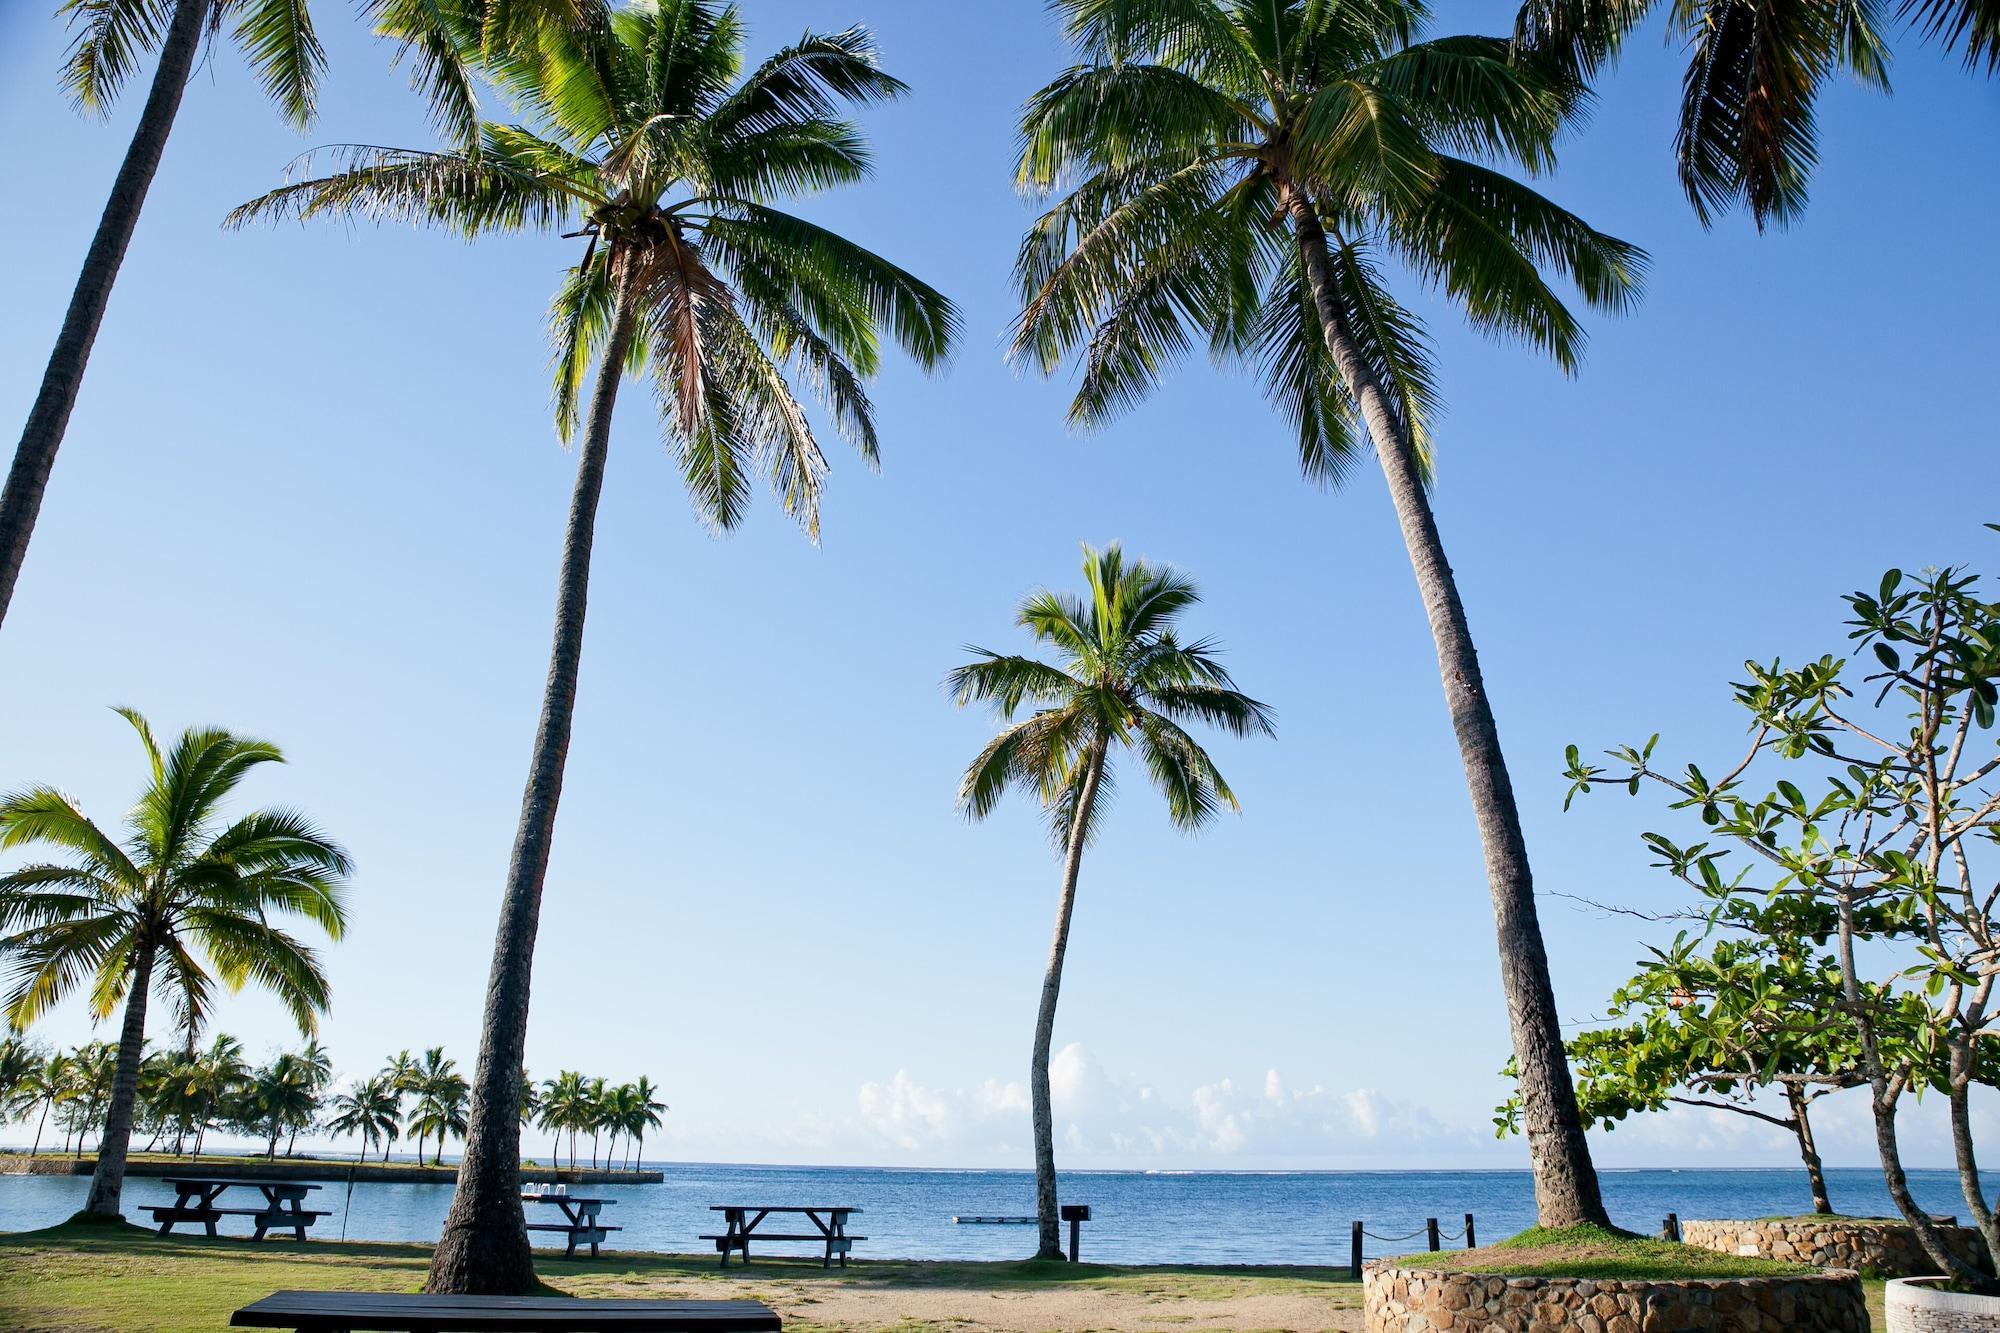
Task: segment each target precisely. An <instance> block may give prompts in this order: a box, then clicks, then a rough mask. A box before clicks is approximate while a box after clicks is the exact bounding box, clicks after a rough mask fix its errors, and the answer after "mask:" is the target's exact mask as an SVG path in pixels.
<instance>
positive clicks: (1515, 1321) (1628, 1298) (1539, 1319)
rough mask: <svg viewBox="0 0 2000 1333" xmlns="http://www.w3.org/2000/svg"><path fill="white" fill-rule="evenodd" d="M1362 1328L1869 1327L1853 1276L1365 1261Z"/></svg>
mask: <svg viewBox="0 0 2000 1333" xmlns="http://www.w3.org/2000/svg"><path fill="white" fill-rule="evenodd" d="M1362 1290H1363V1301H1364V1304H1365V1307H1366V1311H1367V1321H1368V1323H1367V1327H1368V1333H1779V1330H1785V1333H1869V1328H1868V1304H1867V1302H1866V1301H1865V1300H1864V1299H1863V1297H1862V1294H1861V1279H1860V1277H1859V1276H1858V1275H1856V1274H1854V1273H1846V1272H1838V1271H1834V1272H1826V1273H1812V1274H1802V1275H1800V1276H1797V1277H1755V1278H1730V1279H1722V1278H1711V1279H1700V1280H1684V1281H1648V1282H1625V1281H1617V1282H1614V1281H1609V1280H1604V1281H1597V1280H1592V1279H1587V1278H1560V1277H1502V1276H1498V1275H1495V1274H1490V1273H1446V1272H1437V1271H1432V1270H1428V1269H1416V1268H1392V1267H1388V1266H1387V1265H1384V1264H1371V1265H1369V1267H1368V1268H1367V1270H1366V1271H1365V1272H1364V1273H1363V1275H1362Z"/></svg>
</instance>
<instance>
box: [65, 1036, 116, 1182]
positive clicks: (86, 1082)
mask: <svg viewBox="0 0 2000 1333" xmlns="http://www.w3.org/2000/svg"><path fill="white" fill-rule="evenodd" d="M117 1069H118V1048H117V1047H116V1046H113V1045H112V1044H111V1043H110V1042H108V1041H93V1042H86V1043H85V1044H84V1045H82V1046H79V1047H77V1048H76V1058H75V1060H74V1061H73V1062H72V1063H71V1065H70V1078H71V1080H72V1084H71V1096H70V1116H71V1118H72V1119H73V1120H74V1121H75V1129H76V1149H75V1153H74V1155H75V1156H77V1157H82V1156H83V1141H84V1140H85V1139H86V1138H88V1137H89V1135H90V1132H91V1131H92V1130H94V1129H96V1128H97V1123H98V1119H99V1117H100V1116H102V1115H103V1114H104V1106H105V1103H106V1102H108V1101H110V1100H111V1084H112V1080H113V1079H114V1078H115V1077H116V1075H117Z"/></svg>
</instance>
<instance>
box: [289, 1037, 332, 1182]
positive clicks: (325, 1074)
mask: <svg viewBox="0 0 2000 1333" xmlns="http://www.w3.org/2000/svg"><path fill="white" fill-rule="evenodd" d="M293 1058H294V1059H295V1060H296V1061H298V1065H299V1068H300V1069H302V1070H303V1071H305V1076H306V1085H307V1087H309V1088H310V1089H311V1090H312V1096H313V1107H314V1114H317V1113H318V1106H319V1102H320V1100H321V1098H322V1097H324V1095H325V1093H326V1085H327V1084H328V1083H329V1082H330V1081H331V1080H332V1078H333V1057H332V1056H331V1055H329V1054H328V1053H327V1049H326V1047H325V1046H322V1045H321V1044H320V1041H319V1038H317V1037H314V1038H311V1039H310V1040H308V1041H307V1042H306V1044H305V1049H303V1050H301V1051H300V1052H299V1053H298V1054H297V1055H296V1056H294V1057H293ZM311 1127H312V1120H311V1118H307V1119H306V1120H304V1121H302V1122H298V1123H294V1124H293V1125H292V1126H291V1131H292V1133H291V1137H290V1138H289V1139H287V1140H286V1141H285V1156H287V1157H290V1156H292V1155H293V1152H294V1150H296V1149H297V1147H298V1145H299V1131H300V1130H302V1129H309V1128H311Z"/></svg>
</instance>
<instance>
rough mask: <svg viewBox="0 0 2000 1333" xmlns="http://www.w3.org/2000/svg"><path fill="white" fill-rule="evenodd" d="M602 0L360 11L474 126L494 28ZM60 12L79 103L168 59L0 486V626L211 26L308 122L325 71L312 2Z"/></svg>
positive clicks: (172, 2)
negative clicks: (483, 48) (479, 73)
mask: <svg viewBox="0 0 2000 1333" xmlns="http://www.w3.org/2000/svg"><path fill="white" fill-rule="evenodd" d="M598 3H601V0H490V2H489V0H456V3H452V4H439V3H437V0H363V3H362V4H361V9H362V12H363V15H364V16H365V17H366V18H367V19H368V20H369V21H370V22H371V24H372V26H373V28H374V30H375V32H376V33H377V34H378V35H379V36H382V37H385V38H387V39H389V40H390V41H391V42H392V43H393V44H394V45H395V46H396V48H397V57H396V58H397V60H398V61H403V60H407V61H408V62H409V63H410V66H411V82H412V84H413V85H415V86H416V87H417V88H418V89H419V90H421V91H422V93H423V94H424V95H425V97H426V99H427V100H428V102H429V104H430V108H431V112H432V116H433V118H434V119H435V120H436V121H437V123H438V124H439V126H440V127H442V128H445V129H448V130H450V131H453V132H455V133H464V132H466V131H468V130H469V129H470V127H471V125H472V124H473V121H474V119H475V117H476V115H477V105H476V101H475V98H474V84H473V80H472V76H471V73H470V71H469V69H468V66H467V62H466V60H465V58H464V51H465V49H466V45H467V42H468V41H469V40H472V39H474V38H476V37H477V36H478V35H479V34H482V33H483V34H485V35H486V36H487V37H489V38H491V37H498V38H499V39H501V40H503V41H505V40H513V39H515V38H517V37H518V36H519V35H520V34H522V33H525V32H528V31H531V30H532V29H533V28H535V27H536V26H539V25H541V24H544V23H560V22H573V21H575V14H576V11H577V9H578V8H579V6H585V7H589V6H595V5H596V4H598ZM59 12H61V13H64V14H67V15H68V16H69V20H70V23H71V26H72V27H73V28H74V29H75V32H76V39H75V41H74V42H73V43H72V44H71V46H70V52H69V58H68V60H67V61H65V62H64V65H63V70H62V82H63V86H64V87H65V88H67V89H68V90H69V93H70V96H71V97H72V99H73V100H74V101H75V103H76V106H77V109H78V110H80V111H84V112H87V113H89V114H92V115H98V116H103V115H107V114H109V112H110V110H111V107H112V104H113V103H114V102H115V101H116V100H117V98H118V95H119V94H120V92H122V91H123V90H124V87H125V84H126V82H127V81H128V80H129V79H130V78H131V77H132V75H133V74H134V72H135V71H136V70H137V68H138V66H139V63H140V61H141V60H142V59H143V58H144V57H145V56H146V55H147V54H148V53H151V52H157V53H158V57H159V60H158V64H157V66H156V67H155V68H154V71H153V82H152V87H151V88H150V90H149V91H148V93H147V96H146V105H145V108H144V109H143V110H142V111H141V112H140V115H139V123H138V125H137V126H136V127H135V128H134V130H133V133H132V142H131V145H130V146H129V147H128V148H127V149H126V150H125V158H124V161H123V162H122V163H121V164H120V165H119V168H118V174H117V176H116V177H115V178H113V180H112V184H111V197H110V199H109V200H108V201H107V202H106V203H105V206H104V213H103V215H102V216H101V217H100V218H99V219H98V223H97V231H96V233H95V234H94V235H93V236H92V237H91V242H90V248H89V249H88V250H86V251H85V252H84V259H83V271H82V273H81V274H79V275H78V277H77V283H76V290H75V291H74V293H72V295H71V296H70V303H69V308H68V310H67V311H66V312H65V313H64V315H63V322H62V328H61V330H60V331H59V332H58V333H57V335H56V344H55V348H54V350H53V351H52V352H51V353H50V354H49V360H48V365H47V367H46V369H45V370H44V371H43V372H42V383H41V388H40V390H39V391H38V392H37V393H36V395H35V400H34V403H33V405H32V406H31V407H30V408H29V410H28V421H27V424H26V426H25V427H24V428H23V429H22V431H21V441H20V444H19V445H18V446H17V447H16V448H15V451H14V462H13V466H12V467H11V468H10V469H9V470H8V473H7V479H6V482H5V485H4V486H0V621H4V620H5V619H6V616H7V606H8V603H9V602H10V601H12V600H13V595H14V585H15V582H16V580H17V579H18V578H19V576H20V572H21V562H22V561H23V560H24V559H26V557H27V554H28V542H29V540H30V538H32V537H33V535H34V530H35V519H36V518H37V516H38V515H39V514H40V513H41V507H42V495H43V493H44V492H45V491H46V490H47V489H48V483H49V475H50V473H51V472H52V471H53V469H54V467H55V461H56V452H57V450H58V449H60V448H61V446H62V441H63V434H64V432H65V431H66V430H67V429H68V427H69V418H70V413H71V411H72V410H73V409H74V408H75V407H76V400H77V394H78V392H79V391H80V390H81V389H82V387H83V373H84V367H85V365H86V363H87V362H88V361H89V360H90V352H91V347H92V346H93V344H94V343H95V342H96V340H97V330H98V327H99V325H100V324H102V323H103V321H104V312H105V309H106V307H107V306H108V305H109V304H110V301H111V288H112V284H113V283H114V282H116V281H117V278H118V270H119V268H120V266H121V265H122V264H123V263H124V261H125V251H126V248H127V246H129V245H130V243H131V240H132V235H133V232H134V231H136V230H137V228H138V225H139V213H140V210H141V208H142V207H143V206H144V205H145V201H146V194H147V191H148V190H149V189H151V187H152V183H153V177H154V175H155V174H156V173H157V172H158V171H159V167H160V159H161V157H162V155H163V154H164V153H165V151H166V146H167V136H168V135H169V134H170V133H171V132H172V130H173V127H174V119H175V117H176V116H177V115H178V114H179V112H180V105H181V95H182V94H183V93H184V92H185V91H186V88H187V84H188V78H189V75H191V74H192V73H193V71H194V67H195V62H196V57H197V54H198V52H199V49H200V47H201V43H202V38H203V36H204V34H207V35H209V36H211V37H213V36H214V35H215V34H219V33H220V32H221V31H222V30H223V27H224V25H225V24H229V23H231V21H232V20H233V24H232V26H231V29H230V30H231V32H232V34H233V35H234V37H235V39H236V44H237V46H238V47H239V48H240V49H241V50H242V52H243V56H244V59H245V60H247V61H248V62H249V64H250V67H251V69H252V70H253V71H254V72H255V74H256V76H257V79H258V81H259V82H260V83H261V84H262V85H263V87H264V91H265V92H266V93H267V94H269V95H270V97H271V99H272V100H273V101H274V102H276V103H277V104H278V108H279V110H280V111H281V112H282V113H283V115H284V117H285V119H286V120H287V121H289V122H290V123H291V124H293V125H294V126H297V127H298V128H300V129H304V128H305V127H306V126H308V125H310V124H311V123H312V120H313V113H314V109H315V106H316V103H317V101H318V94H319V82H320V77H321V75H322V74H323V73H324V71H325V66H326V53H325V51H324V50H323V49H322V48H321V46H320V42H319V38H318V36H317V34H316V33H315V32H314V29H313V22H312V12H311V8H310V6H309V5H307V4H306V3H305V0H60V5H59Z"/></svg>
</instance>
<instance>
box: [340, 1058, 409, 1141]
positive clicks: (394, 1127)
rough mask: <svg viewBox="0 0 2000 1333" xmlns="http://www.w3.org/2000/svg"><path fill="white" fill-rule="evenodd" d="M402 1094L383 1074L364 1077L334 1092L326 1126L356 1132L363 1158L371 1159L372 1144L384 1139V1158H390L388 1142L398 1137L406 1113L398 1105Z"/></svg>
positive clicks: (341, 1130) (346, 1132) (344, 1131)
mask: <svg viewBox="0 0 2000 1333" xmlns="http://www.w3.org/2000/svg"><path fill="white" fill-rule="evenodd" d="M401 1103H402V1098H401V1097H400V1096H399V1095H398V1094H397V1092H396V1090H395V1089H394V1088H392V1087H390V1086H389V1080H388V1079H387V1078H385V1077H383V1076H382V1075H381V1074H376V1075H375V1076H373V1077H372V1078H367V1079H363V1080H362V1081H361V1082H359V1083H357V1084H355V1085H354V1086H353V1087H351V1088H349V1089H348V1090H347V1091H346V1092H341V1093H336V1094H334V1097H333V1100H332V1101H331V1102H330V1103H329V1105H330V1106H331V1107H332V1108H333V1115H332V1116H330V1117H329V1118H328V1119H327V1122H326V1127H327V1128H328V1129H329V1130H331V1131H333V1132H334V1133H335V1134H353V1135H357V1136H358V1137H359V1138H360V1139H361V1152H360V1160H362V1161H364V1162H365V1161H367V1160H368V1148H369V1146H370V1145H371V1144H373V1143H375V1142H376V1141H377V1140H378V1139H379V1140H380V1141H381V1142H382V1145H383V1146H382V1160H383V1161H385V1162H386V1161H388V1160H389V1147H388V1145H389V1144H391V1143H394V1142H395V1141H396V1134H397V1131H398V1130H399V1129H400V1128H401V1127H402V1123H403V1117H402V1114H401V1112H400V1111H399V1110H398V1109H397V1108H398V1107H399V1106H400V1105H401Z"/></svg>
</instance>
